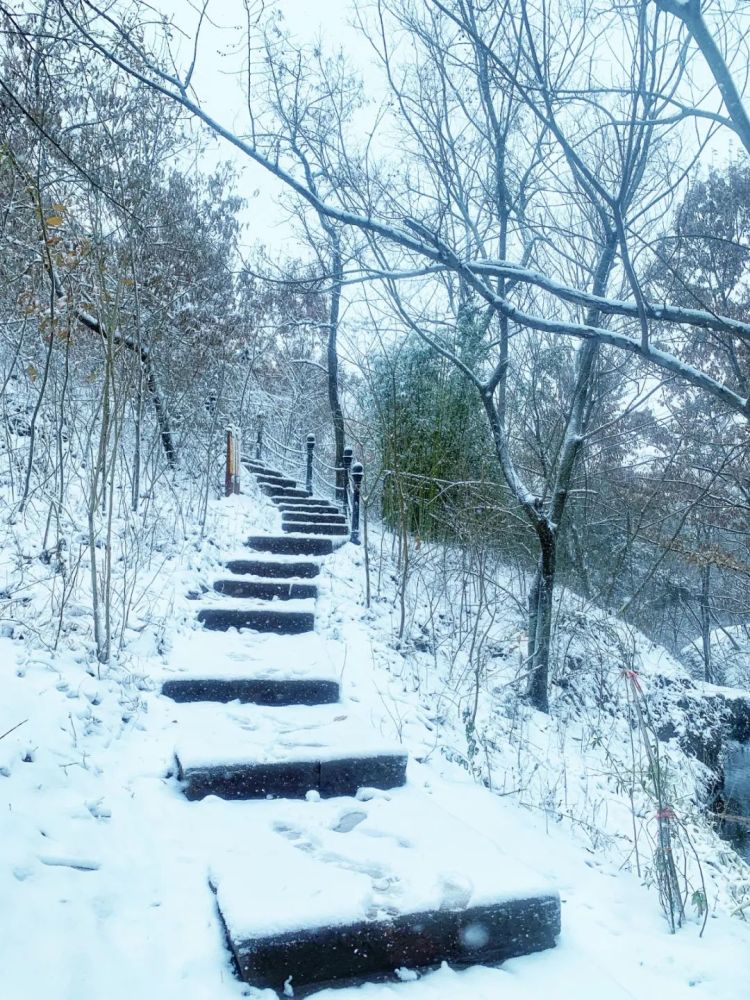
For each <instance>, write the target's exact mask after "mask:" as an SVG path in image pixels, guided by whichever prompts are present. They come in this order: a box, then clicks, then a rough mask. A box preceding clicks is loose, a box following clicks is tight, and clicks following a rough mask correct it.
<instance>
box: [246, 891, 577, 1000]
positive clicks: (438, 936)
mask: <svg viewBox="0 0 750 1000" xmlns="http://www.w3.org/2000/svg"><path fill="white" fill-rule="evenodd" d="M226 929H227V937H228V940H229V943H230V946H231V948H232V952H233V953H234V957H235V960H236V963H237V968H238V969H239V972H240V975H241V977H242V979H244V980H245V982H247V983H250V984H251V985H253V986H255V987H260V988H265V987H270V988H271V989H274V990H278V991H279V992H280V993H281V992H282V991H285V985H291V986H293V988H294V990H295V995H297V996H298V995H299V988H300V987H303V988H304V987H305V986H307V987H312V986H315V987H317V988H320V987H322V986H324V985H329V984H331V985H332V984H333V983H336V984H337V985H342V984H343V983H347V982H349V983H352V982H360V981H361V980H363V979H372V978H379V977H383V976H389V975H393V974H394V973H395V972H396V971H397V970H400V969H409V970H413V969H415V968H429V967H434V966H437V965H439V964H440V963H441V962H444V961H447V962H450V963H451V964H453V965H458V966H466V965H478V964H489V963H497V962H502V961H504V960H506V959H508V958H515V957H517V956H519V955H528V954H530V953H531V952H535V951H542V950H543V949H545V948H552V947H554V945H555V938H556V936H557V934H559V931H560V901H559V899H558V898H557V896H552V895H551V896H541V897H534V896H532V897H530V898H528V899H511V900H505V901H502V902H498V903H495V904H491V905H488V906H477V907H472V908H470V909H466V910H438V911H432V912H426V913H409V914H405V915H402V916H397V917H393V918H385V919H381V920H372V921H361V922H358V923H353V924H349V925H344V926H332V927H316V928H311V929H309V930H301V931H295V932H293V933H289V934H279V935H276V936H269V937H265V938H252V939H242V938H239V939H238V938H235V937H233V936H232V933H231V931H230V930H229V928H226ZM285 992H286V991H285Z"/></svg>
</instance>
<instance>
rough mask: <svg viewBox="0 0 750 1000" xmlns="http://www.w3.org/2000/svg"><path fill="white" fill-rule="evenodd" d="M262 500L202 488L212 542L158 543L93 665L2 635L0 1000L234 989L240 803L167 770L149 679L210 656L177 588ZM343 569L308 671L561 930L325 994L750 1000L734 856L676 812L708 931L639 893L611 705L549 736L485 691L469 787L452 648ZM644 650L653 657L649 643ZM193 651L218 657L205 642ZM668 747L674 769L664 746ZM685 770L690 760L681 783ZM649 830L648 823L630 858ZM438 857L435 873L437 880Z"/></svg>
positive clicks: (255, 642)
mask: <svg viewBox="0 0 750 1000" xmlns="http://www.w3.org/2000/svg"><path fill="white" fill-rule="evenodd" d="M277 516H278V515H276V514H275V513H274V512H273V511H271V510H269V508H268V507H262V506H258V504H257V501H256V498H254V497H241V498H236V499H234V500H231V501H222V502H217V503H216V504H214V505H213V508H212V512H211V532H210V535H211V537H212V538H214V539H219V538H220V539H221V547H220V548H219V547H216V546H214V545H212V544H209V543H207V542H203V543H201V542H199V541H195V543H194V544H193V543H192V542H191V544H190V545H186V546H184V547H183V549H182V551H181V552H180V553H179V554H177V555H175V557H174V558H173V560H172V562H171V564H170V565H169V573H162V574H161V575H160V578H159V582H158V586H155V587H154V589H153V592H152V598H151V605H150V612H149V616H148V620H147V621H145V623H144V622H141V624H140V626H139V628H138V629H133V630H132V631H131V632H129V633H128V637H127V642H126V645H125V649H124V651H123V653H122V655H121V656H120V657H119V659H118V662H117V663H116V664H115V665H114V666H113V667H112V668H110V669H109V670H107V671H105V672H103V674H102V676H101V677H99V676H97V669H96V665H95V664H93V663H92V660H91V657H90V654H89V652H88V650H87V649H86V648H85V647H84V644H83V643H80V644H79V646H78V647H76V645H75V644H74V643H73V642H68V643H67V644H63V646H61V648H60V649H59V650H58V651H57V652H54V653H53V652H50V651H47V650H44V649H43V648H42V647H41V646H40V645H39V644H38V643H35V642H33V641H29V640H27V641H25V642H22V641H18V640H16V639H13V638H9V637H5V638H0V664H2V672H3V699H2V704H1V705H0V734H2V733H5V732H6V730H10V729H11V727H14V726H17V728H15V729H13V731H12V732H10V733H8V735H6V736H5V737H4V738H2V739H1V740H0V775H2V777H0V816H1V817H2V818H1V819H0V898H1V899H2V901H3V905H2V911H1V913H0V970H1V979H0V983H1V986H0V995H1V996H2V997H3V1000H5V998H7V1000H100V998H101V1000H104V998H107V1000H125V998H128V1000H132V998H133V997H139V998H143V1000H209V998H210V1000H230V998H237V997H241V996H245V995H249V994H252V991H248V989H247V988H246V987H243V986H242V985H241V984H239V983H238V982H236V981H235V980H234V978H233V976H232V973H231V970H230V965H229V960H228V954H227V951H226V949H225V946H224V942H223V938H222V933H221V930H220V926H219V922H218V919H217V914H216V910H215V903H214V898H213V895H212V892H211V889H210V888H209V884H208V873H209V869H211V867H212V866H214V867H215V866H216V845H217V843H218V844H226V843H228V840H227V838H228V837H229V836H230V834H231V832H232V831H231V830H228V825H229V824H230V823H236V824H237V832H236V835H237V837H241V836H242V831H243V828H244V824H243V820H242V815H243V813H242V810H251V809H253V808H254V806H253V804H252V803H247V804H236V803H235V804H232V813H231V815H232V816H233V817H235V818H234V819H232V820H230V819H229V818H228V817H229V815H230V813H229V811H228V808H227V804H226V803H222V802H219V801H217V800H215V799H209V800H204V801H202V802H200V803H189V802H187V801H185V799H184V797H183V796H182V794H181V792H180V790H179V787H178V785H177V783H176V781H175V780H174V778H173V777H171V776H170V773H171V771H172V769H173V752H174V748H175V744H176V743H177V742H178V737H177V735H176V729H177V728H178V727H177V723H176V720H177V719H178V718H180V711H179V708H178V706H175V705H174V703H173V702H171V701H169V700H168V699H166V698H163V697H162V696H160V695H159V694H158V684H159V683H160V681H161V679H162V678H163V677H164V676H166V675H172V673H173V671H175V670H176V669H177V668H186V669H188V670H190V669H192V668H193V667H195V668H196V669H198V668H200V667H203V666H205V665H206V663H205V657H206V656H207V655H208V654H207V649H206V639H205V634H204V633H202V632H200V631H197V632H196V631H195V626H194V621H193V619H194V614H195V604H194V602H191V601H189V600H187V599H186V598H185V597H184V596H183V595H184V594H186V593H187V592H188V590H190V589H191V588H195V587H196V586H197V585H198V584H199V582H201V581H203V582H206V581H210V580H211V579H212V578H213V577H215V576H216V575H217V573H218V567H219V565H220V561H221V558H222V557H223V555H224V554H236V553H237V550H238V548H239V546H240V543H241V541H242V538H243V537H244V536H245V535H247V534H248V532H249V531H250V530H252V531H253V532H257V531H258V530H272V529H273V527H274V525H275V523H276V520H275V519H276V517H277ZM361 563H362V551H361V549H360V550H358V549H354V548H352V547H351V546H345V547H344V548H343V549H342V550H340V551H339V552H338V553H337V554H336V555H335V556H334V557H333V558H331V559H329V560H327V561H326V562H324V570H323V575H322V577H321V584H322V594H321V597H320V599H319V601H318V606H317V614H318V621H319V626H318V628H319V637H318V638H317V639H316V640H315V642H314V643H313V644H312V646H314V652H315V656H314V669H315V671H316V675H317V676H319V675H320V673H321V672H325V673H326V674H327V675H333V676H338V677H340V678H341V681H342V685H343V690H344V695H345V698H344V702H343V704H342V711H343V712H345V713H353V715H355V716H356V717H357V718H359V719H366V720H367V723H368V725H369V726H370V731H371V732H372V733H373V734H375V735H376V736H377V738H378V739H382V740H383V741H388V742H389V743H394V742H395V743H396V744H400V745H403V746H405V747H406V748H407V749H408V750H409V752H410V754H411V757H412V763H411V764H410V769H409V786H407V791H408V789H409V788H411V789H412V790H413V791H414V793H415V795H417V796H429V800H430V802H431V803H433V804H434V805H435V806H436V807H439V808H440V809H442V810H445V811H446V812H447V813H448V814H450V815H451V816H452V817H454V818H455V819H456V820H457V821H460V823H461V824H463V825H465V826H467V827H468V828H470V829H473V830H476V831H477V832H478V833H479V834H481V835H482V836H483V837H484V838H487V840H488V841H489V842H490V843H491V845H492V846H493V851H496V855H494V856H495V857H496V862H495V863H496V869H495V870H494V871H491V872H488V874H487V878H488V883H495V882H496V881H498V880H502V876H503V873H504V872H507V873H508V877H509V878H514V877H515V876H516V873H517V872H518V871H519V870H524V871H527V872H529V873H530V875H531V876H533V877H534V878H536V879H538V880H540V881H541V882H543V883H551V884H552V885H553V886H554V887H556V888H557V890H558V891H559V893H560V895H561V898H562V901H563V910H562V925H563V932H562V935H561V938H560V942H559V945H558V947H557V948H556V949H555V950H553V951H549V952H545V953H543V954H539V955H534V956H530V957H527V958H521V959H516V960H513V961H510V962H507V963H505V964H504V965H503V966H502V968H497V969H490V968H473V969H469V970H465V971H454V970H451V969H449V968H447V967H445V968H442V969H440V970H437V971H435V972H432V973H428V974H425V975H423V976H421V977H419V978H414V977H412V976H410V975H409V974H408V973H406V972H405V973H402V978H403V980H404V981H395V980H394V982H393V983H381V984H371V985H365V986H363V987H361V988H358V989H354V988H345V989H342V990H339V991H335V992H336V996H337V1000H354V997H355V996H356V997H357V998H361V1000H365V998H368V1000H369V998H373V1000H381V998H382V1000H384V998H385V997H394V998H395V997H404V998H405V1000H423V998H424V1000H463V998H466V1000H469V998H471V1000H484V998H487V1000H489V998H492V1000H496V998H508V1000H541V998H544V997H549V996H554V997H556V998H561V1000H565V998H568V997H569V998H575V1000H589V998H591V1000H594V998H596V1000H601V998H603V997H608V998H609V997H613V998H618V1000H619V998H637V1000H650V998H652V997H659V998H661V1000H680V998H700V997H704V998H706V1000H708V998H711V1000H746V998H747V996H748V982H750V926H749V925H748V924H747V923H746V922H745V920H744V919H743V917H742V915H741V913H740V914H736V915H732V910H733V909H736V908H737V900H738V899H739V900H742V899H743V896H742V892H743V891H744V890H746V889H747V885H748V883H749V880H750V879H749V877H750V869H747V868H746V867H745V866H744V865H742V864H741V863H740V862H739V861H738V860H736V859H734V858H733V856H732V854H731V852H730V851H729V850H728V849H727V848H725V847H724V846H722V844H721V843H720V842H719V841H717V840H716V838H715V837H714V836H713V834H712V833H711V832H710V831H709V830H708V828H707V827H706V826H705V824H704V825H703V826H701V825H700V823H699V820H698V819H694V820H691V822H692V823H693V825H692V826H691V830H692V831H693V833H694V835H695V837H696V840H697V851H698V853H699V854H700V856H701V860H702V862H703V867H704V871H705V874H706V877H707V887H708V903H709V911H710V912H709V919H708V922H707V925H706V928H705V932H704V933H703V936H702V937H701V936H700V931H701V925H702V920H701V919H699V917H698V915H697V914H693V913H692V912H691V913H689V919H688V921H687V923H686V926H684V927H683V928H682V929H681V930H680V931H679V932H678V933H677V934H676V935H670V934H669V933H668V929H667V925H666V923H665V921H664V918H663V916H662V914H661V912H660V909H659V905H658V900H657V897H656V893H655V891H654V889H653V887H652V886H649V885H648V884H645V883H647V882H648V863H647V859H646V858H644V861H643V865H642V868H641V877H640V878H639V876H638V874H637V873H636V870H635V863H634V861H633V857H632V854H633V845H632V838H631V839H630V840H629V839H628V837H629V834H628V831H629V829H631V828H632V810H631V807H630V799H629V796H628V794H627V788H626V785H624V784H623V783H622V780H616V779H617V774H616V764H617V762H618V760H619V758H618V760H615V756H616V755H615V750H617V749H618V748H620V749H621V744H622V742H623V741H622V739H621V734H620V735H618V733H619V729H618V723H617V720H616V719H614V721H613V720H612V719H610V721H609V722H607V720H606V719H605V721H604V723H603V724H602V725H601V726H600V729H601V730H607V732H606V739H602V737H601V736H600V737H599V738H598V739H596V740H594V739H592V737H591V731H592V727H591V725H590V724H589V721H588V720H583V721H582V720H581V719H580V718H579V719H578V721H577V722H576V724H575V725H573V723H572V722H571V723H570V725H568V726H566V729H565V735H563V734H562V731H561V727H560V725H559V723H558V722H557V721H556V720H555V719H545V718H544V717H539V716H535V715H533V713H528V712H526V711H525V710H522V709H519V708H516V709H514V710H513V712H511V711H510V709H509V708H508V705H507V703H506V702H505V701H503V699H502V698H499V697H490V696H489V694H488V695H487V697H486V699H485V698H484V697H483V702H482V704H483V705H485V702H486V706H485V707H483V708H482V710H481V712H480V713H479V716H478V723H477V733H478V734H479V735H478V737H477V738H478V739H479V743H480V746H481V755H480V756H482V759H483V760H484V764H483V767H484V768H486V769H489V771H490V772H491V774H492V785H493V788H494V789H495V791H496V792H497V793H498V794H492V793H491V792H489V791H488V790H486V789H485V788H483V787H482V786H481V785H480V784H478V783H477V781H476V780H475V777H474V775H475V774H480V775H481V776H482V777H485V778H486V776H487V775H486V774H484V773H482V769H481V768H479V767H478V766H477V765H476V758H475V757H472V755H471V753H469V752H468V751H467V743H466V733H465V732H464V726H463V723H462V717H461V714H460V712H459V711H458V710H454V709H455V706H451V704H450V699H449V698H448V697H447V694H446V690H447V687H448V685H447V683H446V671H447V670H448V669H449V667H448V664H447V659H446V658H442V659H441V656H436V655H434V654H431V655H429V656H428V655H427V654H424V657H426V659H420V657H423V654H421V653H419V652H417V653H414V652H413V651H408V652H404V650H398V649H396V648H394V643H393V641H392V624H393V618H394V616H395V615H397V612H396V610H394V607H393V602H392V600H387V599H383V600H382V601H380V602H376V603H375V604H374V605H373V608H372V609H371V610H366V609H365V607H364V601H363V595H362V584H363V575H362V565H361ZM144 617H145V616H144ZM149 621H150V623H149ZM498 627H499V628H506V630H507V629H508V628H510V625H509V624H508V623H507V622H506V623H500V625H498ZM224 642H225V646H224V651H223V656H224V659H223V662H224V663H231V662H232V657H233V656H234V657H235V658H236V657H237V656H238V655H241V650H242V647H245V646H246V648H247V652H248V654H249V656H251V657H252V658H253V660H254V664H255V667H256V668H257V669H259V670H263V669H267V670H268V671H273V670H278V669H279V660H278V655H277V653H276V652H275V651H274V650H273V649H272V646H273V644H272V643H268V641H267V640H263V639H260V638H258V637H253V636H252V635H250V634H247V635H244V636H241V637H238V636H228V637H226V638H225V640H224ZM219 646H221V643H219ZM212 648H213V647H212ZM300 650H302V651H304V644H302V646H299V645H298V646H296V647H295V650H294V659H295V660H296V659H297V657H299V656H301V655H302V654H301V652H300ZM650 655H651V657H652V660H653V659H656V660H658V661H659V662H660V663H661V664H662V665H663V662H664V657H662V655H661V653H659V651H654V650H652V651H651V654H650ZM428 661H429V662H428ZM444 661H445V662H444ZM235 662H236V659H235ZM210 665H211V666H212V667H215V668H217V669H219V668H220V666H221V664H220V662H219V658H218V656H216V655H215V658H214V661H213V662H212V663H211V664H210ZM290 666H292V667H294V668H295V669H305V668H304V664H303V665H302V666H300V665H299V664H298V663H296V662H295V663H293V664H290ZM647 666H648V664H645V665H644V664H642V667H643V668H644V670H645V667H647ZM501 673H502V672H501V670H500V669H499V668H498V672H497V673H495V674H493V675H492V677H491V679H488V680H487V681H486V687H487V690H488V691H489V690H490V689H491V688H492V687H493V685H494V688H495V689H502V680H503V679H502V676H501ZM644 683H646V681H645V680H644ZM483 685H485V681H484V680H483ZM483 690H484V688H483ZM230 711H234V709H231V708H230ZM240 714H241V713H240ZM576 726H577V728H576ZM490 735H492V736H493V739H490ZM602 746H604V748H605V749H606V750H607V751H608V756H607V755H606V754H604V750H603V749H602ZM207 749H210V748H207ZM532 760H533V761H534V765H533V766H532V764H531V763H530V761H532ZM674 760H675V761H676V764H677V766H678V767H684V768H687V766H688V765H687V762H686V760H685V758H684V757H681V756H680V755H679V754H677V752H676V751H675V752H674ZM467 761H468V762H469V763H467ZM472 761H473V764H472V763H471V762H472ZM605 764H606V766H605ZM693 777H694V776H693V775H692V773H691V774H686V775H685V776H684V781H683V787H685V788H687V787H689V786H690V784H691V782H692V781H693ZM518 780H521V781H522V783H523V790H522V791H519V790H518V786H517V785H516V782H517V781H518ZM677 784H678V785H679V782H678V783H677ZM563 785H564V787H563ZM553 793H554V794H553ZM398 794H401V793H398ZM395 799H396V795H394V800H395ZM238 805H239V809H238V808H237V806H238ZM265 805H266V804H261V808H265ZM284 808H286V807H284ZM337 808H338V806H337V804H336V803H335V802H332V801H330V800H329V801H328V802H324V803H322V802H314V801H311V802H298V803H294V804H293V805H290V806H289V807H288V812H289V821H290V824H294V823H297V824H299V825H300V826H301V827H302V828H304V831H305V832H306V834H311V833H312V834H313V835H314V834H315V831H316V830H317V831H318V833H317V836H319V838H320V840H321V843H324V842H325V837H326V836H328V835H327V834H326V833H325V831H326V830H329V829H330V825H331V823H330V822H329V820H331V818H334V819H335V816H334V814H335V813H336V810H337ZM686 808H687V806H686ZM646 810H647V804H645V803H643V802H641V803H640V804H639V805H638V806H637V810H636V811H637V812H638V816H639V819H640V822H641V823H642V825H643V827H644V831H645V829H646V828H647V826H648V823H649V816H648V815H647V813H646ZM248 815H250V814H249V812H248ZM249 823H250V821H248V824H249ZM433 833H434V835H435V836H436V837H437V838H438V839H440V831H433ZM647 844H648V837H647V835H646V832H644V833H643V835H642V840H641V849H642V850H643V851H644V853H645V851H646V848H647ZM246 846H248V847H249V848H252V846H253V845H252V844H250V845H246ZM257 846H258V848H260V846H261V845H260V844H258V845H257ZM449 846H450V845H449ZM488 867H489V866H488ZM446 874H449V873H446V872H437V873H436V880H437V881H439V880H440V879H441V878H444V876H445V875H446ZM269 895H270V894H269ZM307 902H308V901H307V900H306V899H305V898H302V897H300V899H299V900H297V901H296V903H295V900H294V899H293V898H291V893H290V898H289V900H288V905H289V906H290V907H294V906H295V905H296V904H298V905H300V906H303V905H306V904H307ZM258 907H259V909H260V910H261V911H262V910H263V909H267V911H268V915H269V918H270V916H271V913H272V912H275V913H283V912H284V910H285V902H284V900H280V899H279V898H278V897H277V898H275V899H272V898H269V899H268V900H267V901H266V902H265V903H264V902H263V900H259V901H258ZM333 992H334V991H324V992H323V993H322V994H320V995H321V996H323V995H325V996H326V997H328V996H329V994H330V995H331V996H332V995H333ZM266 995H267V996H269V997H270V996H271V994H270V993H267V994H266Z"/></svg>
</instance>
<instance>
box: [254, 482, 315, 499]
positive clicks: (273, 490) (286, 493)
mask: <svg viewBox="0 0 750 1000" xmlns="http://www.w3.org/2000/svg"><path fill="white" fill-rule="evenodd" d="M260 488H261V492H263V493H265V494H266V496H268V497H279V498H285V499H292V498H293V499H295V500H304V499H305V497H309V496H310V494H309V493H308V492H307V490H296V489H292V488H291V487H289V486H269V485H268V484H267V483H261V485H260Z"/></svg>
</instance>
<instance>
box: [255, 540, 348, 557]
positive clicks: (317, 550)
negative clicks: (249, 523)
mask: <svg viewBox="0 0 750 1000" xmlns="http://www.w3.org/2000/svg"><path fill="white" fill-rule="evenodd" d="M246 544H247V546H248V548H250V549H253V550H254V551H255V552H273V553H277V554H278V553H285V554H287V555H298V556H328V555H330V554H331V553H332V552H333V540H332V539H330V538H305V537H299V536H297V537H295V536H293V535H291V536H288V537H286V536H283V535H282V536H279V535H254V536H252V537H250V538H248V540H247V543H246Z"/></svg>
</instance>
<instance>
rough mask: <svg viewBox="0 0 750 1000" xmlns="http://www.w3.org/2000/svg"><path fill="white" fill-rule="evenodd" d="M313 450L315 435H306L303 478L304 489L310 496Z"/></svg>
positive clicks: (311, 489)
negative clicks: (304, 474)
mask: <svg viewBox="0 0 750 1000" xmlns="http://www.w3.org/2000/svg"><path fill="white" fill-rule="evenodd" d="M314 450H315V435H314V434H308V435H307V474H306V476H305V489H306V490H307V492H308V493H309V494H310V495H312V491H313V451H314Z"/></svg>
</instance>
